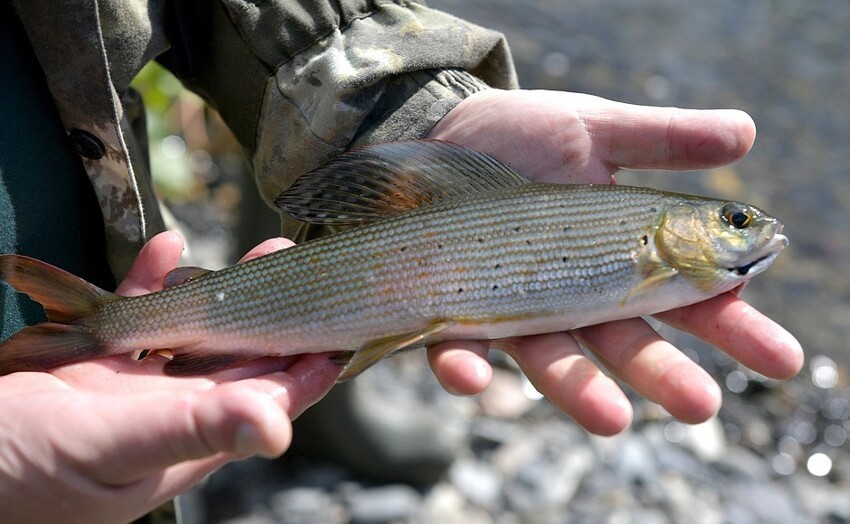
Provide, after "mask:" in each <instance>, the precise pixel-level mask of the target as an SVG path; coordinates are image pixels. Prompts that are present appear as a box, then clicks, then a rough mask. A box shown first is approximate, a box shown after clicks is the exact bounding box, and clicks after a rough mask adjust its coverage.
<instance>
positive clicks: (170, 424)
mask: <svg viewBox="0 0 850 524" xmlns="http://www.w3.org/2000/svg"><path fill="white" fill-rule="evenodd" d="M338 374H339V367H338V366H337V365H336V364H335V363H333V362H332V361H331V360H330V359H328V357H327V355H321V354H317V355H305V356H304V357H303V358H302V359H300V360H299V361H298V362H296V363H295V364H293V366H292V367H291V368H290V369H289V370H288V371H287V372H285V373H284V372H278V373H273V374H269V375H266V376H263V377H258V378H254V379H249V380H243V381H239V382H232V383H228V384H225V385H222V386H218V387H215V388H213V389H209V390H206V391H200V392H178V393H176V394H174V393H172V394H163V393H153V394H148V395H137V396H135V397H128V396H122V397H121V398H120V399H113V400H112V401H111V402H110V403H109V404H108V405H107V406H98V407H97V408H98V409H97V410H94V409H93V410H92V411H93V412H95V413H97V415H98V419H97V420H92V421H91V424H90V425H89V426H88V427H90V428H92V429H93V430H94V431H95V434H94V435H93V436H91V437H90V438H89V439H87V440H86V441H85V442H87V443H88V444H89V446H90V448H89V449H88V450H87V451H85V450H84V451H83V452H82V453H81V454H82V455H83V457H85V458H86V460H80V459H77V462H78V463H79V464H80V467H81V469H84V470H85V473H87V474H88V475H89V476H91V477H92V478H96V479H99V480H100V481H101V482H103V483H104V484H107V485H113V486H122V485H126V484H129V483H132V482H135V481H137V480H140V479H142V478H144V477H146V476H148V475H152V474H156V473H157V472H159V471H161V470H163V469H165V468H168V467H170V466H172V465H175V464H180V463H183V462H186V461H190V460H196V459H201V458H205V457H211V456H214V455H216V454H218V453H221V452H228V453H238V454H241V455H243V456H245V455H251V454H260V455H263V456H268V457H271V456H277V455H280V454H281V453H283V451H284V450H285V449H286V448H287V447H288V446H289V442H290V440H291V431H292V430H291V425H290V420H291V419H293V418H295V417H297V416H298V415H299V414H301V412H303V411H304V410H305V409H306V408H307V407H309V406H310V405H312V404H313V403H314V402H316V401H317V400H318V399H319V398H321V397H322V396H324V394H325V393H326V392H327V391H328V389H330V387H331V386H332V385H333V383H334V380H335V379H336V377H337V376H338ZM128 414H132V415H131V416H128ZM119 421H120V423H119ZM97 428H110V430H109V431H108V432H103V431H97ZM104 435H106V436H104Z"/></svg>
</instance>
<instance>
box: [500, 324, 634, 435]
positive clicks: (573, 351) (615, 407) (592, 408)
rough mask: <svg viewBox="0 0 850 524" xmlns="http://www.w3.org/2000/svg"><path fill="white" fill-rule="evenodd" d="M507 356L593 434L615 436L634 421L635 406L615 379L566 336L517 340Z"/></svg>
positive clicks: (549, 335) (554, 335)
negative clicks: (633, 407)
mask: <svg viewBox="0 0 850 524" xmlns="http://www.w3.org/2000/svg"><path fill="white" fill-rule="evenodd" d="M516 341H517V342H516V346H515V347H513V348H510V349H508V353H509V354H510V355H511V356H512V357H513V358H514V360H516V362H517V364H519V366H520V368H521V369H522V370H523V372H524V373H525V374H526V376H528V379H529V380H530V381H531V383H532V384H534V386H535V387H536V388H537V390H538V391H539V392H540V393H542V394H543V395H545V396H546V397H547V398H548V399H549V400H550V401H551V402H552V403H553V404H554V405H555V406H557V407H558V408H559V409H561V410H562V411H563V412H565V413H566V414H568V415H570V416H571V417H572V418H573V419H574V420H575V421H576V422H577V423H578V424H580V425H581V426H583V427H584V428H585V429H587V430H588V431H590V432H591V433H595V434H598V435H614V434H616V433H619V432H621V431H623V430H624V429H625V428H626V427H628V425H629V424H630V423H631V420H632V407H631V404H629V401H628V399H627V398H626V396H625V394H624V393H623V391H622V390H621V389H620V387H619V386H618V385H617V383H616V382H614V380H612V379H611V378H610V377H608V376H606V375H605V374H604V373H603V372H602V371H601V370H600V369H599V368H598V367H596V365H595V364H594V363H593V362H591V361H590V360H589V359H588V358H587V357H585V356H584V355H583V354H582V353H581V349H580V348H579V346H578V344H577V343H576V341H575V340H574V339H573V338H572V337H571V336H570V335H568V334H566V333H551V334H548V335H538V336H533V337H524V338H521V339H516Z"/></svg>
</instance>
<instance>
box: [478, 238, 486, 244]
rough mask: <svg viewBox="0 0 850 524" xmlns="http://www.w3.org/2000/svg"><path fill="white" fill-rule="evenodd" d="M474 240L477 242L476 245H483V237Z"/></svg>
mask: <svg viewBox="0 0 850 524" xmlns="http://www.w3.org/2000/svg"><path fill="white" fill-rule="evenodd" d="M476 240H478V243H479V244H483V243H484V238H483V237H478V238H477V239H476Z"/></svg>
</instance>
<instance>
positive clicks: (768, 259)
mask: <svg viewBox="0 0 850 524" xmlns="http://www.w3.org/2000/svg"><path fill="white" fill-rule="evenodd" d="M780 231H781V228H780ZM787 245H788V237H786V236H785V235H783V234H781V233H776V234H775V235H773V237H771V239H770V240H769V241H768V243H767V244H765V245H764V247H763V248H762V249H760V250H758V253H756V254H755V255H754V257H755V258H754V259H753V260H751V261H749V262H746V263H744V264H742V265H740V266H735V267H731V268H729V271H730V272H733V273H735V274H737V275H739V276H742V277H743V276H748V277H753V276H755V275H758V274H759V273H761V272H762V271H764V270H765V269H767V268H768V267H769V266H770V265H771V264H772V263H773V261H774V260H776V257H777V256H779V253H780V252H781V251H782V250H783V249H785V246H787Z"/></svg>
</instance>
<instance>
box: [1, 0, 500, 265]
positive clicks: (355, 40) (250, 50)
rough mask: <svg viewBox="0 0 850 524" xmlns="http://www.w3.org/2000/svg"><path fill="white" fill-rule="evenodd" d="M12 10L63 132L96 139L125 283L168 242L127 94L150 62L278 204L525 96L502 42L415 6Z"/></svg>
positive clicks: (397, 0)
mask: <svg viewBox="0 0 850 524" xmlns="http://www.w3.org/2000/svg"><path fill="white" fill-rule="evenodd" d="M12 4H13V5H14V6H15V9H16V12H17V14H18V16H19V17H20V18H21V20H22V21H23V25H24V27H25V29H26V31H27V34H28V36H29V38H30V41H31V42H32V45H33V47H34V49H35V52H36V55H37V56H38V60H39V62H40V64H41V67H42V68H43V70H44V71H45V74H46V77H47V80H48V85H49V86H50V90H51V93H52V94H53V97H54V99H55V101H56V105H57V107H58V110H59V114H60V116H61V118H62V121H63V123H64V125H65V128H66V130H67V131H68V132H69V133H71V134H72V136H75V137H77V138H79V137H80V136H82V137H84V138H87V141H86V142H85V143H83V144H82V145H84V146H86V147H84V148H82V150H81V152H82V156H81V160H82V162H83V165H84V166H85V168H86V171H87V173H88V175H89V178H90V180H91V182H92V186H93V187H94V190H95V194H96V195H97V198H98V202H99V205H100V207H101V210H102V214H103V217H104V228H105V236H106V241H107V248H108V257H109V260H110V264H111V266H112V268H113V271H114V274H115V275H116V276H117V277H119V278H120V277H121V276H123V274H124V273H125V272H126V270H127V268H128V267H129V264H130V262H131V261H132V258H133V256H134V255H135V252H136V250H137V249H138V248H139V247H140V246H141V244H142V242H144V241H145V240H146V239H147V238H148V237H150V236H151V235H152V233H155V232H157V231H158V230H160V229H161V228H162V223H161V220H160V219H159V215H158V212H157V205H156V203H155V200H154V199H153V198H152V192H151V191H150V187H149V177H148V176H147V166H146V162H145V151H144V148H143V147H142V145H141V144H142V141H139V140H136V139H135V138H134V136H133V133H132V132H131V131H130V130H131V127H133V126H132V122H130V119H129V118H128V115H131V114H139V112H138V111H136V110H132V111H131V110H130V108H129V107H128V105H127V104H128V97H127V96H126V95H127V93H128V85H129V83H130V81H131V80H132V78H133V77H134V76H135V74H136V73H137V72H138V71H139V70H140V69H141V67H143V66H144V65H145V64H146V63H147V62H148V61H150V60H152V59H154V58H158V59H160V60H161V61H162V62H163V63H164V64H165V65H166V66H167V67H168V68H170V69H171V70H172V71H173V72H174V73H175V74H176V75H177V76H178V77H179V78H180V79H182V80H183V82H184V83H185V84H186V85H187V86H189V87H190V88H191V89H194V90H195V91H197V92H198V93H199V94H201V95H202V96H203V97H204V98H205V99H206V100H207V101H208V102H209V103H210V104H211V105H212V106H214V107H216V108H217V109H218V110H219V111H220V113H221V114H222V116H223V118H224V119H225V121H226V122H227V123H228V125H229V126H230V127H231V129H232V130H233V131H234V134H235V135H236V137H237V138H238V139H239V141H240V142H241V143H242V145H243V146H244V147H245V150H246V152H247V154H248V156H249V157H250V159H251V163H252V165H253V168H254V174H255V176H256V180H257V183H258V186H259V188H260V191H261V193H262V195H263V196H264V198H265V199H266V201H267V202H268V203H269V204H270V203H271V201H272V200H273V199H274V197H276V196H277V194H278V193H279V192H280V191H281V190H283V189H285V188H287V187H289V185H290V184H291V183H292V182H293V181H294V180H295V179H296V178H297V177H298V176H300V175H301V174H303V173H305V172H307V171H309V170H311V169H313V168H315V167H318V166H319V165H321V164H323V163H324V162H326V161H327V160H328V159H330V158H331V157H333V156H335V155H337V154H339V153H341V152H343V151H345V150H346V149H349V148H351V147H354V146H357V145H363V144H368V143H374V142H383V141H387V140H396V139H412V138H421V137H422V136H423V135H424V134H425V133H427V132H428V131H429V130H430V128H431V127H432V126H433V125H434V124H435V123H436V122H437V121H438V120H439V119H440V118H442V117H443V116H444V115H445V114H446V113H447V112H448V111H450V110H451V109H452V108H453V107H454V106H455V105H457V104H458V103H459V102H460V101H461V100H463V98H465V97H467V96H469V95H470V94H471V93H474V92H476V91H479V90H481V89H486V88H487V87H488V86H494V87H502V88H510V87H515V86H516V75H515V72H514V69H513V65H512V62H511V60H510V53H509V51H508V48H507V45H506V44H505V42H504V40H503V38H502V36H501V35H500V34H498V33H496V32H493V31H490V30H487V29H483V28H481V27H478V26H475V25H473V24H469V23H467V22H464V21H462V20H459V19H457V18H455V17H452V16H450V15H448V14H445V13H442V12H439V11H436V10H431V9H428V8H427V7H425V6H424V5H423V4H422V3H421V2H415V1H410V0H271V1H267V2H249V1H247V0H171V1H166V0H97V1H95V0H63V1H61V2H59V1H51V0H40V1H39V0H35V1H33V0H12ZM57 50H61V51H62V52H57ZM92 142H93V143H94V145H95V147H92ZM78 145H80V144H78ZM270 205H271V204H270ZM295 232H296V224H294V223H293V222H292V221H284V228H283V233H284V234H285V235H287V236H293V235H294V234H295Z"/></svg>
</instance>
